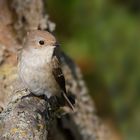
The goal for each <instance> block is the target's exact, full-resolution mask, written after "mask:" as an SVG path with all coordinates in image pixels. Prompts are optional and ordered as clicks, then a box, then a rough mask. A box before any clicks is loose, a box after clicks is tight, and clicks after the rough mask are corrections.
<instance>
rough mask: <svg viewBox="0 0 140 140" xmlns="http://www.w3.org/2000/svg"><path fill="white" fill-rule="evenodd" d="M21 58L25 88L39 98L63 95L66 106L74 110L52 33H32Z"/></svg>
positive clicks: (37, 31)
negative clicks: (68, 95) (41, 96)
mask: <svg viewBox="0 0 140 140" xmlns="http://www.w3.org/2000/svg"><path fill="white" fill-rule="evenodd" d="M19 57H20V59H19V64H18V72H19V77H20V79H21V80H22V82H23V83H24V85H25V88H27V89H28V90H29V91H31V92H32V93H33V94H34V95H37V96H40V95H45V96H47V97H48V98H50V97H52V96H54V95H56V96H61V95H63V97H64V99H65V101H66V104H67V105H68V106H69V107H70V108H71V109H74V107H73V105H72V103H71V102H70V100H69V99H68V97H67V92H66V88H65V78H64V75H63V72H62V70H61V63H60V60H59V53H58V46H57V41H56V39H55V37H54V36H53V35H52V34H51V33H49V32H47V31H40V30H34V31H30V32H29V33H28V34H27V37H26V39H25V41H24V45H23V49H22V51H21V53H20V56H19Z"/></svg>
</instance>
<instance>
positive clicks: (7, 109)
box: [0, 0, 109, 140]
mask: <svg viewBox="0 0 140 140" xmlns="http://www.w3.org/2000/svg"><path fill="white" fill-rule="evenodd" d="M38 27H39V28H40V29H48V30H50V31H53V30H54V28H55V25H54V23H52V22H50V21H49V19H48V15H46V14H44V7H43V1H41V0H0V106H1V107H2V108H3V109H4V111H2V113H1V114H0V139H1V140H3V139H8V140H13V139H14V140H16V139H18V140H19V139H22V140H28V139H34V140H46V139H48V140H58V139H59V140H109V137H108V136H109V135H108V129H107V128H106V127H105V126H104V125H103V123H101V121H100V120H99V118H98V117H97V115H96V112H95V107H94V104H93V101H92V99H91V97H90V96H89V95H88V91H87V88H86V85H85V83H84V81H83V79H82V75H81V72H80V70H79V68H78V67H77V66H76V65H75V64H74V62H73V61H72V60H71V59H70V58H69V57H68V56H66V55H65V54H64V53H62V54H61V59H62V61H63V72H64V75H65V78H66V84H67V87H66V88H67V90H68V91H70V92H71V93H73V94H74V95H76V97H77V101H76V111H75V112H74V113H70V114H67V115H64V116H62V117H61V118H57V117H56V115H57V113H58V112H55V111H52V110H49V106H48V104H47V103H46V102H45V101H44V100H43V99H39V98H37V97H30V98H29V97H28V98H23V99H22V98H21V97H23V96H25V95H26V94H28V92H26V91H22V92H12V91H14V88H15V86H16V88H17V89H18V88H19V89H20V83H19V82H18V81H17V82H16V84H13V83H15V81H16V79H17V72H16V69H17V68H16V63H17V62H16V53H17V49H18V48H20V47H21V42H22V40H23V38H24V35H25V33H26V32H27V31H28V30H30V29H37V28H38ZM1 110H2V109H1ZM54 118H55V119H54Z"/></svg>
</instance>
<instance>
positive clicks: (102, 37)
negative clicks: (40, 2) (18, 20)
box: [46, 0, 140, 140]
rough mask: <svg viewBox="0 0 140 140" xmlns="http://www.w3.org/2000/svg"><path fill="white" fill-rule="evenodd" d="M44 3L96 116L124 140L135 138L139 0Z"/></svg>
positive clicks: (139, 92) (139, 136)
mask: <svg viewBox="0 0 140 140" xmlns="http://www.w3.org/2000/svg"><path fill="white" fill-rule="evenodd" d="M46 7H47V8H46V9H47V12H48V13H49V14H50V19H51V20H52V21H54V22H55V23H56V25H57V26H56V31H55V33H56V36H57V38H58V40H59V42H60V43H61V45H62V47H63V49H64V50H65V52H67V54H69V55H70V56H71V57H72V58H73V59H74V60H75V61H76V62H77V63H78V64H79V66H80V67H81V69H82V72H83V74H84V78H85V80H86V81H87V85H88V87H89V89H90V93H91V95H92V97H93V99H94V102H95V104H96V107H97V110H98V115H99V116H100V117H101V118H102V119H104V120H109V121H111V122H112V123H113V125H114V126H115V127H116V128H117V129H118V130H119V131H120V132H121V134H122V136H123V139H124V140H140V132H139V131H140V72H139V71H140V1H139V0H46Z"/></svg>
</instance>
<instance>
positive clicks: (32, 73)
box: [19, 57, 60, 97]
mask: <svg viewBox="0 0 140 140" xmlns="http://www.w3.org/2000/svg"><path fill="white" fill-rule="evenodd" d="M36 58H37V57H36ZM36 58H35V59H33V58H29V59H28V60H26V59H24V58H22V59H23V60H22V61H21V62H20V63H19V76H20V78H21V79H22V81H23V83H24V85H25V87H27V88H28V89H29V90H30V91H31V92H33V93H34V94H36V95H42V94H46V95H47V96H48V97H50V96H51V95H55V94H57V93H58V91H59V90H60V89H59V86H58V84H57V82H56V81H55V78H54V76H53V74H52V67H51V64H50V63H49V62H46V61H45V59H42V60H41V59H40V58H38V59H36Z"/></svg>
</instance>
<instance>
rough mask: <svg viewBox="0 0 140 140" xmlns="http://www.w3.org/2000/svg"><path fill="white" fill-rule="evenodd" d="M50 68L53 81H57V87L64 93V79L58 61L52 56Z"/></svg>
mask: <svg viewBox="0 0 140 140" xmlns="http://www.w3.org/2000/svg"><path fill="white" fill-rule="evenodd" d="M52 66H53V69H52V72H53V75H54V78H55V80H56V81H57V83H58V85H59V87H60V88H61V89H62V90H63V92H64V93H66V87H65V78H64V75H63V72H62V69H61V65H60V62H59V59H58V58H57V57H56V56H53V58H52Z"/></svg>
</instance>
